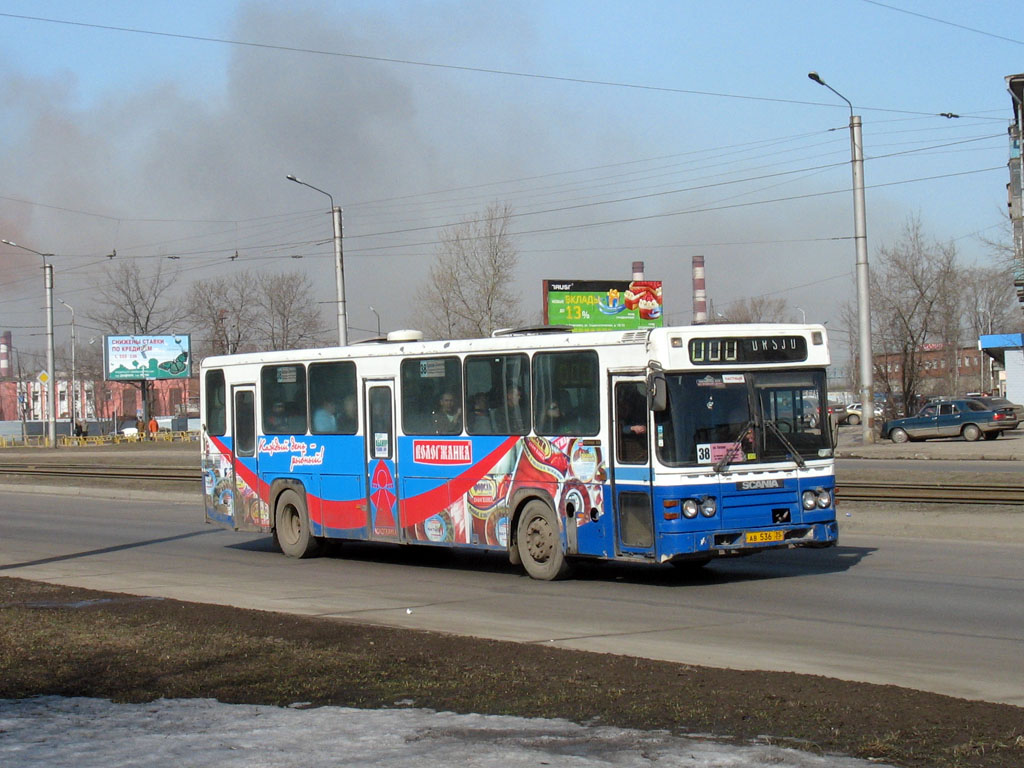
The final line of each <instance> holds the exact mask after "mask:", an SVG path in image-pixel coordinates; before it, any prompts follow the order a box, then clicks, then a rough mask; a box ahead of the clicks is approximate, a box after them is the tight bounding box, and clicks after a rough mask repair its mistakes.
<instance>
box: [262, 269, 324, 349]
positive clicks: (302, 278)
mask: <svg viewBox="0 0 1024 768" xmlns="http://www.w3.org/2000/svg"><path fill="white" fill-rule="evenodd" d="M313 295H314V289H313V281H312V280H310V278H309V276H308V275H307V274H305V273H304V272H299V271H298V270H296V271H292V272H277V273H272V274H260V275H258V276H257V278H256V296H255V297H254V302H255V307H256V316H255V318H254V320H253V325H252V338H253V341H254V343H255V344H257V345H258V347H259V348H260V349H299V348H301V347H315V346H319V345H321V344H323V343H324V335H325V331H326V329H325V327H324V322H323V318H322V316H321V314H320V309H319V307H318V306H317V305H316V304H315V303H314V302H312V301H311V300H310V297H311V296H313Z"/></svg>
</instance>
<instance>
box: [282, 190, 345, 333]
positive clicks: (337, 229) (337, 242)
mask: <svg viewBox="0 0 1024 768" xmlns="http://www.w3.org/2000/svg"><path fill="white" fill-rule="evenodd" d="M285 178H287V179H288V181H294V182H295V183H296V184H301V185H302V186H304V187H309V188H310V189H312V190H315V191H316V192H319V193H320V194H321V195H327V197H328V199H329V200H330V201H331V213H333V214H334V277H335V280H336V282H337V292H338V344H339V345H340V346H342V347H344V346H347V345H348V320H347V318H346V316H345V266H344V261H343V256H342V250H341V237H342V223H341V208H339V207H338V206H336V205H335V204H334V197H333V196H332V195H331V193H330V192H325V191H324V190H322V189H320V188H319V187H314V186H313V185H312V184H307V183H306V182H304V181H302V180H300V179H297V178H295V177H294V176H292V175H291V174H288V176H286V177H285Z"/></svg>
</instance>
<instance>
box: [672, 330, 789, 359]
mask: <svg viewBox="0 0 1024 768" xmlns="http://www.w3.org/2000/svg"><path fill="white" fill-rule="evenodd" d="M687 350H688V352H689V354H690V362H691V363H693V364H694V365H733V364H741V363H799V362H803V361H804V360H806V359H807V339H805V338H804V337H803V336H747V337H743V336H720V337H713V338H700V339H690V343H689V344H688V345H687Z"/></svg>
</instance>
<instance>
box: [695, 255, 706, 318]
mask: <svg viewBox="0 0 1024 768" xmlns="http://www.w3.org/2000/svg"><path fill="white" fill-rule="evenodd" d="M707 321H708V294H707V291H706V290H705V287H704V257H703V256H694V257H693V324H694V325H704V324H705V323H707Z"/></svg>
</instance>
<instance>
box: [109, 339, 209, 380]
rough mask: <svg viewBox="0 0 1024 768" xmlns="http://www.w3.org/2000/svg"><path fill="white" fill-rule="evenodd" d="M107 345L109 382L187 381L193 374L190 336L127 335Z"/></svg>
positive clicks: (111, 340) (110, 340)
mask: <svg viewBox="0 0 1024 768" xmlns="http://www.w3.org/2000/svg"><path fill="white" fill-rule="evenodd" d="M104 341H105V344H104V348H103V353H104V354H103V372H104V376H103V378H105V379H107V380H108V381H160V380H161V379H187V378H188V377H189V374H191V372H192V358H191V350H190V347H191V342H192V338H191V336H189V334H187V333H176V334H172V335H169V336H164V335H157V334H147V333H138V334H130V335H128V334H126V335H122V336H106V337H105V338H104Z"/></svg>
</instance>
